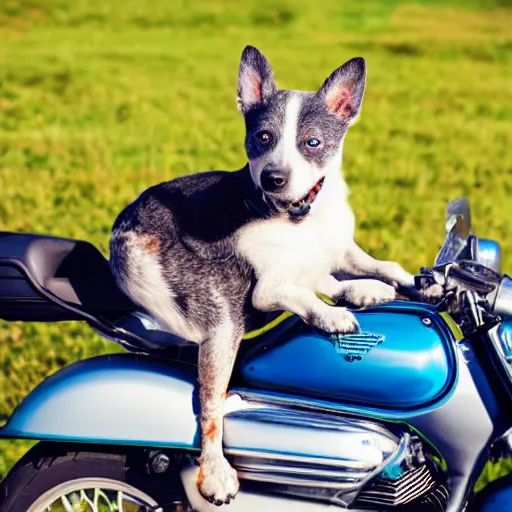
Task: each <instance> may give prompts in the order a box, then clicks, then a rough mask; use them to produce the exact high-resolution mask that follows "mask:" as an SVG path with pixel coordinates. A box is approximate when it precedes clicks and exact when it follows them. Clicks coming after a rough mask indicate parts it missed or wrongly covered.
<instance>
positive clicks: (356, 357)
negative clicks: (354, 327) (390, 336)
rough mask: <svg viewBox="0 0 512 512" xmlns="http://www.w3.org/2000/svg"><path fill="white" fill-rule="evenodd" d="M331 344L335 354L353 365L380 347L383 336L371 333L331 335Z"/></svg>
mask: <svg viewBox="0 0 512 512" xmlns="http://www.w3.org/2000/svg"><path fill="white" fill-rule="evenodd" d="M330 338H331V342H332V344H333V345H334V349H335V350H336V353H337V354H342V355H344V356H345V361H348V362H349V363H353V362H354V361H361V359H363V357H364V356H365V355H366V354H368V352H370V350H372V348H375V347H376V346H377V345H380V344H381V343H382V342H383V341H384V340H385V336H383V335H382V334H374V333H372V332H356V333H353V334H336V333H334V334H331V335H330Z"/></svg>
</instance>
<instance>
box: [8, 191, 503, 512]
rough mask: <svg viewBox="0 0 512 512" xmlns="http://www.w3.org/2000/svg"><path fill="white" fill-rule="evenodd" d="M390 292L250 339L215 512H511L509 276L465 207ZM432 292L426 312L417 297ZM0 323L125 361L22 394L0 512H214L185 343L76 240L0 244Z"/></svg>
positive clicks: (58, 377)
mask: <svg viewBox="0 0 512 512" xmlns="http://www.w3.org/2000/svg"><path fill="white" fill-rule="evenodd" d="M446 231H447V234H446V239H445V242H444V244H443V246H442V248H441V250H440V252H439V255H438V257H437V259H436V262H435V265H434V266H433V267H432V268H422V269H421V271H420V272H419V274H418V275H417V276H416V278H415V279H416V286H415V289H405V290H401V293H402V295H404V296H405V297H404V298H407V299H409V300H397V301H395V302H392V303H389V304H384V305H380V306H376V307H371V308H368V309H365V310H357V311H355V315H356V317H357V319H358V321H359V324H360V327H361V330H360V332H358V333H354V334H350V335H337V334H330V333H325V332H321V331H319V330H316V329H314V328H312V327H310V326H307V325H305V324H304V323H303V322H302V321H300V320H299V319H298V318H296V317H294V316H292V315H290V314H286V313H285V314H283V315H282V316H281V317H279V318H278V319H277V320H276V321H274V322H273V323H272V324H271V325H270V326H267V327H265V328H263V329H261V330H260V331H257V332H255V333H249V335H247V336H246V338H247V339H246V340H245V341H244V343H243V344H242V348H241V349H240V353H239V355H238V360H237V363H236V368H235V371H234V374H233V377H232V381H231V384H230V388H229V393H228V396H227V399H226V402H225V411H224V413H225V415H224V438H223V441H224V449H225V453H226V456H227V457H228V459H229V460H230V462H231V464H232V465H233V467H235V468H236V470H237V472H238V475H239V478H240V482H241V488H240V492H239V493H238V495H237V497H236V498H235V499H234V500H233V501H232V502H231V504H229V505H224V506H222V507H221V510H224V509H225V510H230V511H235V512H237V511H244V512H251V511H261V510H272V511H275V510H281V511H289V512H303V511H304V512H306V511H307V512H322V511H325V510H332V511H335V510H342V509H349V510H352V511H359V512H361V511H369V510H370V511H382V512H383V511H397V512H404V511H437V512H444V511H447V512H456V511H457V512H458V511H462V510H477V511H481V512H489V511H491V510H493V511H496V510H498V511H500V512H503V511H506V510H512V505H511V503H512V481H511V480H510V478H509V477H504V478H502V479H500V480H497V481H496V482H493V483H492V484H491V485H489V486H488V487H487V488H486V490H484V492H482V493H479V494H477V495H476V497H475V496H474V493H473V488H474V485H475V481H476V479H477V477H478V475H479V474H480V472H481V471H482V468H483V467H484V465H485V464H486V462H487V461H488V460H489V459H493V460H495V459H499V458H500V457H508V456H509V455H510V453H511V447H512V427H511V426H512V417H511V411H512V409H511V407H510V400H511V398H512V318H511V317H510V316H509V315H511V314H512V280H511V279H510V278H509V277H508V276H506V275H502V274H501V273H500V247H499V244H498V243H497V242H495V241H493V240H486V239H480V238H478V237H476V236H475V235H473V234H471V227H470V214H469V206H468V204H467V201H466V200H464V199H459V200H456V201H453V202H451V203H449V205H448V208H447V225H446ZM432 286H437V287H438V289H440V290H442V293H441V294H440V297H439V298H438V300H437V301H436V302H435V303H429V304H427V303H423V302H421V300H420V298H421V296H420V295H419V294H418V292H417V290H418V289H426V288H430V287H432ZM0 318H2V319H4V320H8V321H30V322H33V321H36V322H57V321H67V320H80V321H85V322H87V323H88V324H89V325H90V326H91V327H92V328H93V329H94V330H96V331H97V332H99V333H100V334H101V335H102V336H104V337H105V338H108V339H111V340H113V341H115V342H117V343H119V344H121V345H122V346H123V347H124V348H126V349H127V350H126V352H125V353H122V354H115V355H104V356H100V357H94V358H91V359H88V360H84V361H80V362H77V363H75V364H72V365H70V366H68V367H65V368H63V369H62V370H60V371H58V372H57V373H56V374H54V375H52V376H50V377H49V378H47V379H46V380H44V381H43V382H42V383H41V384H39V385H38V386H37V387H36V388H35V389H34V390H33V391H32V392H31V393H30V394H29V395H28V396H27V397H26V398H25V399H24V400H23V402H22V403H21V404H20V405H19V406H18V407H17V408H16V409H15V411H14V412H13V413H12V415H11V417H10V418H9V419H8V421H7V423H6V424H5V425H4V426H3V427H2V428H1V429H0V438H3V439H36V440H39V443H38V444H37V445H36V446H34V448H32V449H31V450H30V451H29V452H28V453H27V454H26V455H25V456H24V457H23V458H22V459H21V460H20V461H19V462H18V463H17V464H16V465H15V466H14V468H13V469H12V470H11V471H10V472H9V474H8V475H7V477H6V478H5V479H4V481H3V482H2V484H1V486H0V511H1V512H43V511H45V512H46V511H53V512H55V511H66V512H70V511H75V510H80V511H84V510H88V511H92V512H104V511H110V512H113V511H118V512H123V511H124V512H135V511H139V512H149V511H152V512H157V511H158V512H170V511H173V512H179V511H180V512H184V511H187V510H196V511H198V512H207V511H213V510H218V507H216V506H214V505H212V504H210V503H209V502H207V501H206V500H205V499H203V498H202V496H201V495H200V494H199V492H198V490H197V486H196V478H197V471H198V468H197V462H196V458H197V456H198V455H199V449H200V432H199V426H198V418H199V399H198V387H197V366H196V363H197V347H196V346H195V345H193V344H191V343H188V342H186V341H184V340H179V339H177V338H175V337H174V336H172V335H171V334H170V333H168V332H166V331H165V330H163V329H162V328H161V327H160V326H159V325H158V324H157V323H156V322H155V321H154V320H153V319H152V318H150V317H149V316H148V315H147V314H146V313H145V312H144V311H141V310H139V309H137V308H136V307H135V305H134V304H133V303H131V302H130V301H129V300H128V299H127V298H126V297H125V296H124V295H123V294H122V293H121V292H120V291H119V289H118V288H117V287H116V285H115V283H114V281H113V278H112V275H111V273H110V269H109V266H108V262H107V260H106V259H105V258H104V257H103V256H102V255H101V253H100V252H99V251H98V250H97V249H96V248H95V247H94V246H93V245H91V244H89V243H87V242H84V241H77V240H69V239H62V238H55V237H48V236H40V235H31V234H21V233H10V232H3V233H0Z"/></svg>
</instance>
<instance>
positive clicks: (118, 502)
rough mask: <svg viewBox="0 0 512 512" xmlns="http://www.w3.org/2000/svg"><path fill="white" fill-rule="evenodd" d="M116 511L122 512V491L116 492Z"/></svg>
mask: <svg viewBox="0 0 512 512" xmlns="http://www.w3.org/2000/svg"><path fill="white" fill-rule="evenodd" d="M117 510H118V512H124V506H123V492H122V491H118V493H117Z"/></svg>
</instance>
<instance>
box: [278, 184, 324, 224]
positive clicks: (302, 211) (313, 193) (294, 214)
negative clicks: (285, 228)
mask: <svg viewBox="0 0 512 512" xmlns="http://www.w3.org/2000/svg"><path fill="white" fill-rule="evenodd" d="M324 181H325V176H324V177H323V178H320V179H319V180H318V181H317V182H316V183H315V185H314V186H313V187H312V188H311V189H309V191H308V193H307V194H306V195H305V196H303V197H302V198H300V199H298V200H297V201H294V202H293V203H291V204H290V206H289V207H288V210H287V211H288V214H289V215H290V217H291V219H292V220H295V221H297V220H301V219H303V218H304V217H305V216H306V215H307V214H308V213H309V211H310V210H311V205H312V204H313V202H314V201H315V199H316V198H317V196H318V193H319V192H320V190H321V189H322V185H323V184H324Z"/></svg>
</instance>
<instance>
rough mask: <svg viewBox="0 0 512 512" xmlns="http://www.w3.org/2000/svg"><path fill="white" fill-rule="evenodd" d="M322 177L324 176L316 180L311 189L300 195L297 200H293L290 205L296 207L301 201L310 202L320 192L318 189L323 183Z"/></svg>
mask: <svg viewBox="0 0 512 512" xmlns="http://www.w3.org/2000/svg"><path fill="white" fill-rule="evenodd" d="M324 179H325V178H322V179H321V180H318V181H317V182H316V183H315V186H314V187H313V188H311V190H309V192H308V193H307V194H306V195H305V196H304V197H302V198H300V199H299V200H297V201H294V202H293V203H292V207H293V208H297V207H299V206H301V204H302V203H309V204H311V203H312V202H313V201H314V200H315V199H316V196H317V195H318V192H320V189H321V188H322V185H323V184H324Z"/></svg>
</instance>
